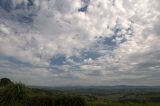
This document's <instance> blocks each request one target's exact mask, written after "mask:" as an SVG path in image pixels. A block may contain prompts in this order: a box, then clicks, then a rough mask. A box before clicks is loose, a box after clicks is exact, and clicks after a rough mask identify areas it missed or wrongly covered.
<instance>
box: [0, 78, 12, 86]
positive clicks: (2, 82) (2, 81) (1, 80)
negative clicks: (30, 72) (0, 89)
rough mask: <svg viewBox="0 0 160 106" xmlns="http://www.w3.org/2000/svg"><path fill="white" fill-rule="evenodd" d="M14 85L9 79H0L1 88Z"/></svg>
mask: <svg viewBox="0 0 160 106" xmlns="http://www.w3.org/2000/svg"><path fill="white" fill-rule="evenodd" d="M12 83H13V82H12V81H11V80H10V79H8V78H2V79H0V86H6V85H9V84H12Z"/></svg>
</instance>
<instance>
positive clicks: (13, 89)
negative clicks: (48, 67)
mask: <svg viewBox="0 0 160 106" xmlns="http://www.w3.org/2000/svg"><path fill="white" fill-rule="evenodd" d="M26 98H27V88H26V87H25V86H24V85H23V84H21V83H17V84H10V85H7V86H6V87H5V88H4V89H3V92H2V93H1V100H0V103H1V104H3V105H4V106H11V105H15V104H19V105H20V104H24V103H25V100H26Z"/></svg>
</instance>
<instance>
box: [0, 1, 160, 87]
mask: <svg viewBox="0 0 160 106" xmlns="http://www.w3.org/2000/svg"><path fill="white" fill-rule="evenodd" d="M159 5H160V0H1V1H0V78H3V77H7V78H10V79H11V80H13V81H15V82H19V81H21V82H23V83H25V84H27V85H40V86H66V85H67V86H68V85H69V86H77V85H81V86H89V85H94V86H98V85H149V86H155V85H160V77H159V76H160V44H159V43H160V6H159Z"/></svg>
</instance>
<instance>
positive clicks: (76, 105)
mask: <svg viewBox="0 0 160 106" xmlns="http://www.w3.org/2000/svg"><path fill="white" fill-rule="evenodd" d="M85 105H86V101H85V99H84V98H82V97H78V96H68V95H66V96H59V97H57V98H56V99H55V106H85Z"/></svg>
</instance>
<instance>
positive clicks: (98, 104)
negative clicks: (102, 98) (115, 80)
mask: <svg viewBox="0 0 160 106" xmlns="http://www.w3.org/2000/svg"><path fill="white" fill-rule="evenodd" d="M87 106H160V103H148V104H137V103H126V104H122V103H107V102H98V101H95V102H88V103H87Z"/></svg>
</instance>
